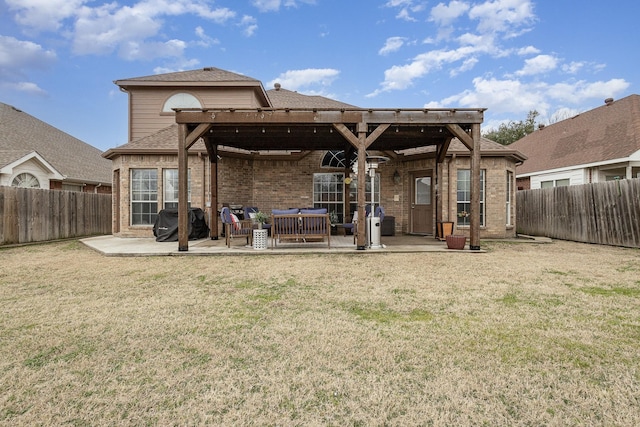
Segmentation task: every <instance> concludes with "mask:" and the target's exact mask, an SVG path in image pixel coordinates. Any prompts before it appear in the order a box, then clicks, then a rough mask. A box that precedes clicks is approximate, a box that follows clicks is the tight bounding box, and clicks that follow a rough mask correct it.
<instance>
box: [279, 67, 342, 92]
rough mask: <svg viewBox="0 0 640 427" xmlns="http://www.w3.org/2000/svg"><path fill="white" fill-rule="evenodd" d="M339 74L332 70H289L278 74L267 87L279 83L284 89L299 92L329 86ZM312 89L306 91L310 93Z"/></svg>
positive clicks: (337, 71)
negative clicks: (312, 87) (318, 86)
mask: <svg viewBox="0 0 640 427" xmlns="http://www.w3.org/2000/svg"><path fill="white" fill-rule="evenodd" d="M338 74H340V71H339V70H336V69H333V68H307V69H305V70H289V71H285V72H284V73H282V74H280V75H279V76H278V77H276V78H275V79H273V80H271V81H270V82H267V87H272V86H273V85H274V84H275V83H280V84H281V85H282V87H283V88H284V89H288V90H293V91H296V90H299V89H301V88H308V87H310V86H317V85H320V86H329V85H331V83H333V81H334V80H335V79H336V78H337V77H338ZM311 90H312V89H307V92H308V91H311Z"/></svg>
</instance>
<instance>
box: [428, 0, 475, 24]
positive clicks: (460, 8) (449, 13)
mask: <svg viewBox="0 0 640 427" xmlns="http://www.w3.org/2000/svg"><path fill="white" fill-rule="evenodd" d="M469 8H470V6H469V4H468V3H465V2H462V1H457V0H453V1H452V2H450V3H449V5H448V6H447V5H445V4H444V3H438V5H437V6H435V7H434V8H433V9H431V15H430V16H429V21H433V22H436V23H438V24H440V25H447V26H448V25H451V22H452V21H454V20H455V19H456V18H459V17H460V16H462V15H463V14H464V13H466V12H467V11H468V10H469Z"/></svg>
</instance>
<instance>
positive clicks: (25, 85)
mask: <svg viewBox="0 0 640 427" xmlns="http://www.w3.org/2000/svg"><path fill="white" fill-rule="evenodd" d="M55 61H56V54H55V52H54V51H52V50H45V49H44V48H43V47H42V46H40V45H39V44H37V43H33V42H30V41H25V40H18V39H16V38H14V37H8V36H2V35H0V76H2V77H1V78H0V81H1V82H2V83H1V85H2V87H3V88H5V89H8V90H11V91H19V92H24V93H28V94H31V95H45V94H46V92H45V91H44V90H43V89H41V88H40V87H38V85H36V84H35V83H32V82H28V81H24V79H25V78H28V77H27V76H28V75H29V73H30V71H32V70H46V69H48V68H49V67H51V66H52V65H53V63H54V62H55Z"/></svg>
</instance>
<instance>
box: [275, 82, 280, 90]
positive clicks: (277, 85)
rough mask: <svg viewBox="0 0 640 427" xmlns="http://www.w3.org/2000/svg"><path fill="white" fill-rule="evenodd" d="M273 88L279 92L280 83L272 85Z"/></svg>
mask: <svg viewBox="0 0 640 427" xmlns="http://www.w3.org/2000/svg"><path fill="white" fill-rule="evenodd" d="M273 87H275V88H276V90H280V88H281V87H282V86H280V83H276V84H274V85H273Z"/></svg>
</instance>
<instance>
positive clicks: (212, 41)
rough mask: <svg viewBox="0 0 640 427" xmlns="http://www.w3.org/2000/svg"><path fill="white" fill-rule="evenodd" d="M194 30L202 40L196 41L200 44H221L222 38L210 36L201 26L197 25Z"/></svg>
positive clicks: (203, 45) (206, 45)
mask: <svg viewBox="0 0 640 427" xmlns="http://www.w3.org/2000/svg"><path fill="white" fill-rule="evenodd" d="M194 32H195V34H196V36H198V38H199V39H200V41H198V42H196V44H197V45H198V46H201V47H209V46H211V45H215V44H220V40H218V39H214V38H212V37H209V36H208V35H207V33H206V32H205V31H204V28H202V27H201V26H197V27H196V29H195V30H194Z"/></svg>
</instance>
